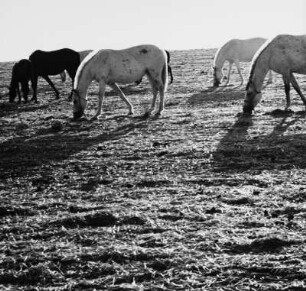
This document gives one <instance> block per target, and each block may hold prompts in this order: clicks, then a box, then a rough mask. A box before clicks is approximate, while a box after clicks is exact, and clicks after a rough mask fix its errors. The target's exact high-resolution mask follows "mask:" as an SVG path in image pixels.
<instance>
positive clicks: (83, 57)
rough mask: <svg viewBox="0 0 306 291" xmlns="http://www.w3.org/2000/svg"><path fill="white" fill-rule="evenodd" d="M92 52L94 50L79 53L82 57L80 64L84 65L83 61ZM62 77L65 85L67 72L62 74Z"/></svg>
mask: <svg viewBox="0 0 306 291" xmlns="http://www.w3.org/2000/svg"><path fill="white" fill-rule="evenodd" d="M91 52H92V50H85V51H80V52H78V53H79V55H80V63H82V61H83V60H84V59H85V57H86V56H87V55H88V54H89V53H91ZM60 76H61V80H62V82H63V83H64V82H65V81H66V72H65V71H63V72H61V73H60Z"/></svg>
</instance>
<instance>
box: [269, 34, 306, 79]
mask: <svg viewBox="0 0 306 291" xmlns="http://www.w3.org/2000/svg"><path fill="white" fill-rule="evenodd" d="M268 49H269V52H270V56H271V57H270V65H271V69H272V70H274V71H276V72H278V73H280V74H283V73H285V72H289V71H290V72H293V73H294V72H295V73H300V74H306V35H300V36H299V35H278V36H276V37H275V38H274V39H273V40H271V41H270V43H269V48H268Z"/></svg>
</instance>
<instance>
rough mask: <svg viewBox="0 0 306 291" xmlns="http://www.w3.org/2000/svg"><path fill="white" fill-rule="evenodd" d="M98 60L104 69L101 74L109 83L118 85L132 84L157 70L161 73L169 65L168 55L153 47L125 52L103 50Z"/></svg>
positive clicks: (140, 47)
mask: <svg viewBox="0 0 306 291" xmlns="http://www.w3.org/2000/svg"><path fill="white" fill-rule="evenodd" d="M97 58H98V59H99V61H98V62H99V64H100V65H101V68H103V69H102V70H103V73H102V71H101V74H105V76H104V78H106V80H107V82H118V83H132V82H134V81H137V80H139V79H140V78H141V77H142V76H143V75H144V74H145V73H147V72H149V71H155V70H156V72H158V73H160V72H161V71H162V69H163V66H164V65H165V64H167V56H166V53H165V52H164V51H162V50H161V49H159V48H157V47H156V46H153V45H141V46H136V47H132V48H128V49H124V50H102V51H100V52H99V53H98V56H97ZM106 68H108V69H107V70H106ZM98 70H99V69H98ZM115 80H116V81H115Z"/></svg>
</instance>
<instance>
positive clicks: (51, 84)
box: [42, 76, 59, 99]
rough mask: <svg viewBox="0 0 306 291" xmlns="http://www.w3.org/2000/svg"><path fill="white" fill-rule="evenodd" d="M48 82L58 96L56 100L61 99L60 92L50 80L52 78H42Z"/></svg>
mask: <svg viewBox="0 0 306 291" xmlns="http://www.w3.org/2000/svg"><path fill="white" fill-rule="evenodd" d="M42 77H43V78H44V79H45V80H46V81H47V82H48V84H49V85H50V86H51V87H52V89H53V90H54V91H55V94H56V99H59V92H58V90H57V89H56V88H55V86H54V84H53V83H52V81H51V80H50V78H49V77H48V76H42Z"/></svg>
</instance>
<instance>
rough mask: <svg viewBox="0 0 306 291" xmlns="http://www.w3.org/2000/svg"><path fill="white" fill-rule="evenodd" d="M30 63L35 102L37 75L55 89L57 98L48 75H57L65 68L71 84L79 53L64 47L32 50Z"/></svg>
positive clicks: (35, 99)
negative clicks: (54, 49)
mask: <svg viewBox="0 0 306 291" xmlns="http://www.w3.org/2000/svg"><path fill="white" fill-rule="evenodd" d="M29 59H30V61H31V63H32V68H33V70H32V72H33V77H32V87H33V98H32V99H33V100H34V101H35V102H37V81H38V77H43V78H44V79H45V80H46V81H47V82H48V84H49V85H50V86H51V87H52V89H53V90H54V91H55V94H56V98H57V99H58V98H59V92H58V90H57V89H56V88H55V86H54V84H53V83H52V81H51V80H50V78H49V77H48V76H50V75H51V76H52V75H58V74H60V73H61V72H63V71H64V70H66V71H67V72H68V74H69V76H70V78H71V79H72V86H73V82H74V77H75V74H76V71H77V69H78V66H79V64H80V55H79V53H78V52H76V51H74V50H71V49H68V48H64V49H60V50H56V51H49V52H45V51H41V50H37V51H35V52H33V53H32V54H31V55H30V57H29Z"/></svg>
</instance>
